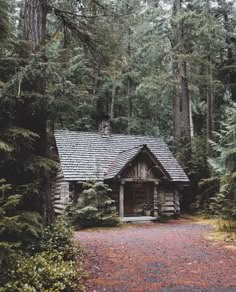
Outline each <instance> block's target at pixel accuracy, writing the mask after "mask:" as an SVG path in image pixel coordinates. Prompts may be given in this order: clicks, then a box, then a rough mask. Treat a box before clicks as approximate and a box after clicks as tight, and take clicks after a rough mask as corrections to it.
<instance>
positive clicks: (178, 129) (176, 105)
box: [172, 62, 181, 150]
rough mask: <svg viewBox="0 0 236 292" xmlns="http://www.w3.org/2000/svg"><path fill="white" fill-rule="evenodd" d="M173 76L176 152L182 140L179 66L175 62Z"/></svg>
mask: <svg viewBox="0 0 236 292" xmlns="http://www.w3.org/2000/svg"><path fill="white" fill-rule="evenodd" d="M172 74H173V78H174V80H175V83H176V84H175V86H174V92H173V133H174V143H175V146H176V150H178V149H177V147H178V145H179V143H180V138H181V112H180V91H179V85H178V64H177V63H176V62H173V64H172Z"/></svg>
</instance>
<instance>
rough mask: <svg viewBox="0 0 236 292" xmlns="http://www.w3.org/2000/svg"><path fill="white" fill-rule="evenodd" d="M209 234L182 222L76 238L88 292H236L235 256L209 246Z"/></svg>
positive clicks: (86, 233)
mask: <svg viewBox="0 0 236 292" xmlns="http://www.w3.org/2000/svg"><path fill="white" fill-rule="evenodd" d="M207 231H209V227H207V226H201V225H198V224H195V223H193V222H189V221H182V220H180V221H178V222H176V221H172V222H169V223H165V224H150V225H147V224H145V225H139V226H130V227H129V228H116V229H110V230H103V229H99V230H94V231H83V232H77V233H76V238H78V239H79V240H80V241H81V243H82V245H83V246H84V248H85V250H86V252H87V258H86V265H87V268H88V269H89V270H90V277H89V279H88V281H87V291H95V290H96V291H105V290H104V289H106V290H108V291H131V292H132V291H158V290H161V289H162V288H167V289H168V288H172V291H174V290H175V289H180V291H181V289H183V290H184V291H191V289H193V288H196V289H198V290H199V291H200V290H201V289H202V288H211V289H212V290H216V289H217V288H221V290H222V291H223V289H224V288H227V287H229V289H231V288H232V289H233V290H232V291H236V276H235V263H236V251H235V250H234V251H233V250H229V249H225V248H224V244H220V245H219V244H218V245H213V244H211V243H210V242H209V241H207V239H205V238H204V237H203V235H204V234H205V233H206V232H207ZM96 267H98V269H96Z"/></svg>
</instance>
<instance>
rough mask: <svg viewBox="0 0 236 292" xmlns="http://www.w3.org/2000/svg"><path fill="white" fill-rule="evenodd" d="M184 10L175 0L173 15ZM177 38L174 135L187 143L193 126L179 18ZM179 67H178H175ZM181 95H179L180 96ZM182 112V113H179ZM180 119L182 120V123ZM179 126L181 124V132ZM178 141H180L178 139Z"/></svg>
mask: <svg viewBox="0 0 236 292" xmlns="http://www.w3.org/2000/svg"><path fill="white" fill-rule="evenodd" d="M181 10H182V0H175V1H174V3H173V11H172V16H173V17H177V16H178V15H179V13H181ZM174 29H175V35H176V40H175V41H174V47H175V49H176V53H177V60H176V62H177V65H175V64H174V65H173V66H174V72H176V75H178V83H179V90H178V92H177V93H176V95H175V101H174V110H173V112H174V115H175V117H174V130H175V131H176V132H175V134H174V136H175V137H176V139H178V138H179V136H181V140H182V142H183V143H184V144H185V145H186V144H189V143H191V126H190V116H191V114H190V111H191V108H190V96H189V89H188V77H187V63H186V61H185V60H183V59H181V55H184V54H185V53H186V51H185V46H184V31H183V21H182V20H178V22H177V25H174ZM175 67H177V68H175ZM178 96H179V97H178ZM179 111H180V112H181V115H180V113H179ZM180 121H181V122H182V123H181V124H180ZM178 126H180V133H179V129H178ZM176 142H177V143H178V141H176Z"/></svg>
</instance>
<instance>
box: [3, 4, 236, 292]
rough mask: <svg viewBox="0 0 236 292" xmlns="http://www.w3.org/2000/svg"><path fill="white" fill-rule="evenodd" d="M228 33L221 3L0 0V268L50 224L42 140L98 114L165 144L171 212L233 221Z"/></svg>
mask: <svg viewBox="0 0 236 292" xmlns="http://www.w3.org/2000/svg"><path fill="white" fill-rule="evenodd" d="M235 26H236V6H235V3H234V1H230V0H204V1H196V0H186V1H182V0H168V1H167V0H166V1H162V0H143V1H141V0H140V1H137V0H120V1H118V0H67V1H66V0H15V1H14V0H0V219H1V221H0V259H1V260H0V267H1V264H3V263H5V261H7V262H9V261H10V260H9V258H10V257H11V255H12V254H13V253H14V251H15V250H17V249H22V246H24V247H25V246H29V245H30V244H31V243H32V241H34V240H35V239H37V238H40V237H41V232H42V228H43V227H42V226H43V225H44V224H45V223H46V224H51V223H52V222H53V220H54V216H53V211H52V202H51V198H50V182H51V178H52V177H53V175H54V174H55V171H56V169H57V166H58V165H57V162H55V161H54V159H53V158H54V157H53V153H52V151H51V150H52V146H53V145H54V138H53V132H54V130H55V129H63V128H65V129H69V130H80V131H96V130H97V123H98V120H99V117H100V116H101V115H104V114H106V115H109V116H110V118H111V122H112V131H113V132H114V133H123V134H134V135H135V134H142V135H152V136H157V137H159V136H161V137H162V138H163V139H164V140H165V141H166V142H167V144H168V146H169V148H170V149H171V150H172V152H173V153H175V156H176V157H177V159H178V160H179V161H180V163H181V165H182V166H183V167H184V169H185V171H186V173H187V174H188V176H189V178H190V180H191V185H190V186H189V187H188V188H187V189H186V190H185V193H184V196H183V207H185V208H187V209H188V210H192V211H196V212H204V213H207V214H208V215H215V216H224V217H227V218H234V219H235V218H236V172H235V171H236V30H235ZM60 228H61V227H60ZM51 260H52V259H51ZM1 273H2V272H1ZM1 276H2V275H1ZM4 277H5V280H4V281H6V277H7V276H6V275H5V274H4V275H3V276H2V278H4ZM68 277H69V276H68ZM15 283H16V282H15ZM14 285H15V284H14ZM12 287H13V286H12ZM9 289H11V288H9ZM6 291H13V290H6ZM25 291H26V290H25ZM60 291H61V290H60ZM65 291H70V290H65Z"/></svg>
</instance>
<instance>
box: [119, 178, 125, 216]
mask: <svg viewBox="0 0 236 292" xmlns="http://www.w3.org/2000/svg"><path fill="white" fill-rule="evenodd" d="M124 185H125V183H124V182H121V183H120V197H119V200H120V206H119V216H120V217H124Z"/></svg>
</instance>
